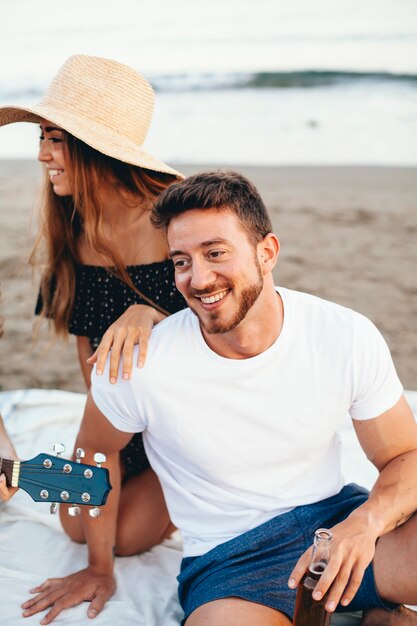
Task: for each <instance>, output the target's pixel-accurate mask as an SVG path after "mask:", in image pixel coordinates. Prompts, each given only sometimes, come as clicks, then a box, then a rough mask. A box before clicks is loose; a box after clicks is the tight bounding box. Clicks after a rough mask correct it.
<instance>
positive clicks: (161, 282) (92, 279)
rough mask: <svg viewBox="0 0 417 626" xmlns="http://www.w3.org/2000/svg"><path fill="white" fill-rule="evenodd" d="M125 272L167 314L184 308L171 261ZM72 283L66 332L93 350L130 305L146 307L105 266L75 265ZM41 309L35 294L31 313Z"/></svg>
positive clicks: (134, 293)
mask: <svg viewBox="0 0 417 626" xmlns="http://www.w3.org/2000/svg"><path fill="white" fill-rule="evenodd" d="M126 270H127V273H128V274H129V277H130V279H131V280H132V283H133V284H134V285H135V287H136V288H137V289H139V291H141V292H142V293H143V294H144V295H145V296H147V297H148V298H150V299H151V300H152V302H154V303H155V304H157V305H159V306H160V307H161V308H162V309H164V310H165V311H167V312H168V313H176V312H177V311H180V310H181V309H184V308H185V307H186V304H185V300H184V298H183V297H182V295H181V294H180V293H179V291H178V290H177V288H176V287H175V280H174V266H173V263H172V261H171V260H166V261H159V262H156V263H150V264H148V265H129V266H128V267H127V268H126ZM75 281H76V286H75V302H74V308H73V311H72V315H71V319H70V321H69V325H68V332H69V333H70V334H72V335H79V336H86V337H88V338H89V339H90V343H91V346H92V347H93V348H94V349H96V348H97V346H98V344H99V343H100V340H101V338H102V336H103V335H104V333H105V331H106V330H107V329H108V327H109V326H110V324H112V323H113V322H115V321H116V320H117V319H118V318H119V317H120V316H121V315H122V313H124V312H125V311H126V309H127V308H128V307H129V306H130V305H131V304H148V302H146V300H144V299H143V298H141V297H140V296H139V295H138V294H137V293H136V292H135V291H134V290H133V289H131V287H129V286H128V285H126V283H124V282H123V281H122V280H120V279H119V278H117V276H114V275H113V274H111V273H110V272H109V271H108V269H107V268H106V267H102V266H98V265H76V266H75ZM52 288H53V287H52ZM41 309H42V297H41V295H39V297H38V301H37V304H36V309H35V313H36V314H37V315H38V314H39V313H40V311H41Z"/></svg>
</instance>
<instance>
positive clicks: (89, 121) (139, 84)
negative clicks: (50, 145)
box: [0, 55, 184, 178]
mask: <svg viewBox="0 0 417 626" xmlns="http://www.w3.org/2000/svg"><path fill="white" fill-rule="evenodd" d="M154 100H155V96H154V92H153V89H152V87H151V85H150V84H149V83H148V81H147V80H146V79H145V78H144V77H143V76H141V75H140V74H138V73H137V72H135V71H134V70H133V69H131V68H130V67H128V66H127V65H122V64H121V63H117V61H111V60H110V59H103V58H101V57H93V56H86V55H75V56H72V57H70V58H69V59H68V60H67V61H66V62H65V63H64V65H63V66H62V68H61V69H60V70H59V72H58V74H57V75H56V76H55V78H54V79H53V81H52V83H51V84H50V86H49V88H48V90H47V91H46V93H45V95H44V96H43V98H42V100H41V101H40V102H39V104H35V105H34V106H29V107H20V106H19V107H17V106H3V107H0V126H4V125H5V124H12V123H13V122H35V123H39V122H40V120H42V119H44V120H48V121H50V122H52V123H53V124H56V125H57V126H59V127H60V128H63V129H64V130H66V131H67V132H69V133H71V135H74V137H77V138H78V139H81V141H84V143H86V144H88V145H89V146H91V147H92V148H95V149H96V150H98V151H99V152H102V153H103V154H106V155H107V156H110V157H113V158H115V159H119V160H120V161H124V162H125V163H130V164H132V165H138V166H139V167H143V168H145V169H149V170H153V171H156V172H165V173H167V174H173V175H174V176H177V177H178V178H184V177H183V175H182V174H180V173H179V172H177V171H176V170H174V169H172V168H171V167H169V165H166V164H165V163H163V162H162V161H159V160H158V159H156V158H155V157H154V156H152V155H151V154H149V153H148V152H145V151H144V150H143V149H142V145H143V142H144V141H145V137H146V133H147V132H148V128H149V124H150V121H151V118H152V113H153V108H154Z"/></svg>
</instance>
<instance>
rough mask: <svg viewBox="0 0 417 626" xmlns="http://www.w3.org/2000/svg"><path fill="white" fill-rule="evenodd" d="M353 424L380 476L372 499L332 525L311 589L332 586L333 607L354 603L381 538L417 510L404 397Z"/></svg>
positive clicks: (416, 444) (415, 459) (413, 427)
mask: <svg viewBox="0 0 417 626" xmlns="http://www.w3.org/2000/svg"><path fill="white" fill-rule="evenodd" d="M354 426H355V430H356V433H357V436H358V439H359V441H360V443H361V446H362V448H363V450H364V451H365V453H366V455H367V457H368V459H369V460H370V461H372V463H373V464H374V465H375V466H376V467H377V469H378V470H379V477H378V479H377V481H376V483H375V485H374V487H373V489H372V491H371V493H370V496H369V499H368V501H367V502H365V503H364V504H363V505H361V506H360V507H358V508H357V509H356V510H355V511H353V512H352V513H351V514H350V515H349V517H348V518H347V519H346V520H345V521H343V522H342V523H340V524H337V525H336V526H334V527H333V529H332V532H333V543H332V549H331V557H330V561H329V565H328V566H327V568H326V570H325V572H324V573H323V575H322V577H321V578H320V580H319V582H318V583H317V586H316V589H315V592H314V594H313V597H314V598H315V599H316V600H319V599H320V598H321V597H323V595H324V594H325V593H326V591H327V590H328V589H329V587H331V589H330V593H329V596H328V599H327V602H326V609H327V610H328V611H334V609H335V608H336V606H337V604H338V603H339V601H341V603H342V605H343V606H346V605H348V604H349V603H350V602H351V600H352V599H353V597H354V595H355V593H356V591H357V590H358V588H359V586H360V583H361V581H362V578H363V574H364V571H365V569H366V567H367V566H368V565H369V563H370V562H371V561H372V559H373V557H374V554H375V544H376V540H377V539H378V537H381V536H382V535H384V534H386V533H388V532H389V531H391V530H393V529H395V528H396V527H397V526H398V525H400V524H402V523H404V522H405V521H407V519H409V517H410V516H411V515H412V514H413V513H414V512H415V511H416V510H417V480H416V476H417V423H416V421H415V419H414V416H413V413H412V411H411V409H410V407H409V405H408V403H407V401H406V399H405V398H404V397H402V398H401V399H400V400H399V401H398V402H397V404H395V406H394V407H392V408H391V409H389V410H388V411H386V412H385V413H383V414H382V415H380V416H379V417H376V418H374V419H370V420H366V421H365V420H364V421H360V420H354ZM310 556H311V548H310V549H309V550H307V552H305V553H304V554H303V555H302V557H301V558H300V559H299V561H298V563H297V565H296V566H295V568H294V570H293V571H292V573H291V576H290V581H289V585H290V586H291V587H295V586H296V585H297V584H298V583H299V582H300V580H301V578H302V576H303V574H304V572H305V571H306V569H307V567H308V564H309V561H310ZM291 580H292V582H291Z"/></svg>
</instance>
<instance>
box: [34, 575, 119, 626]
mask: <svg viewBox="0 0 417 626" xmlns="http://www.w3.org/2000/svg"><path fill="white" fill-rule="evenodd" d="M115 589H116V583H115V580H114V576H113V574H112V573H109V572H103V571H102V570H99V569H96V568H94V567H93V566H89V567H87V568H86V569H83V570H80V571H79V572H76V573H75V574H70V575H69V576H64V577H63V578H48V580H46V581H45V582H44V583H43V584H42V585H39V586H38V587H35V588H34V589H31V590H30V593H36V594H37V595H36V596H35V597H34V598H31V599H30V600H27V601H26V602H25V603H24V604H22V608H23V609H25V610H24V612H23V617H30V616H31V615H34V614H35V613H39V612H40V611H44V610H45V609H48V608H49V607H52V608H51V610H50V611H49V612H48V613H47V614H46V615H45V617H44V618H43V619H42V620H41V622H40V623H41V624H50V623H51V622H52V621H53V620H54V619H55V618H56V617H57V615H59V614H60V613H61V611H63V610H64V609H68V608H70V607H72V606H77V605H78V604H81V602H85V601H89V602H90V606H89V607H88V609H87V616H88V617H89V618H94V617H96V616H97V615H98V614H99V613H100V612H101V611H102V610H103V607H104V605H105V604H106V602H107V600H108V599H109V598H110V597H111V596H112V595H113V593H114V591H115Z"/></svg>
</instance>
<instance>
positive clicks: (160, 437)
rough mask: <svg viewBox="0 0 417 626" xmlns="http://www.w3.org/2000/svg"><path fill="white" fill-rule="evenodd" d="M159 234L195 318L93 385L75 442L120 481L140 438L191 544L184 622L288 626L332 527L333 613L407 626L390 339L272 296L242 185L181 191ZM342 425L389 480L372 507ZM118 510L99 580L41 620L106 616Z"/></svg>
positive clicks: (166, 327)
mask: <svg viewBox="0 0 417 626" xmlns="http://www.w3.org/2000/svg"><path fill="white" fill-rule="evenodd" d="M153 223H154V224H155V225H156V226H159V227H160V228H165V229H166V232H167V237H168V243H169V247H170V255H171V258H172V259H173V262H174V266H175V275H176V284H177V287H178V289H179V290H180V291H181V293H182V294H183V296H184V297H185V299H186V300H187V303H188V305H189V309H186V310H185V311H182V312H180V313H177V314H175V315H172V316H171V317H170V318H168V319H167V320H165V321H163V322H161V323H160V324H158V326H157V327H156V328H155V329H154V331H153V333H152V336H151V339H150V342H149V349H148V357H147V362H146V366H145V367H144V368H143V369H136V370H135V371H134V372H133V375H132V378H131V380H129V381H123V380H121V379H119V380H118V382H117V383H116V384H115V385H111V384H110V383H109V382H108V377H107V376H101V377H100V376H97V375H95V374H93V379H92V395H91V396H90V397H89V399H88V406H89V409H90V410H89V411H87V413H86V415H87V417H85V419H84V421H83V424H82V427H81V431H80V435H79V439H78V441H77V445H82V447H83V448H85V449H86V451H87V457H88V455H92V453H93V451H94V450H97V449H100V450H103V451H104V452H105V453H106V454H107V455H108V459H109V464H110V466H111V467H112V468H113V471H117V459H118V452H119V450H120V449H121V448H122V447H123V446H124V445H126V443H127V441H128V440H129V439H130V437H131V435H132V433H134V432H138V431H141V432H143V433H144V442H145V448H146V452H147V455H148V457H149V460H150V463H151V465H152V467H153V469H154V470H155V472H156V473H157V475H158V477H159V479H160V482H161V485H162V488H163V491H164V495H165V498H166V502H167V505H168V509H169V512H170V515H171V519H172V521H173V523H174V524H176V526H177V527H178V528H179V529H180V530H181V532H182V535H183V539H184V559H183V562H182V567H181V573H180V575H179V596H180V601H181V605H182V607H183V609H184V621H183V623H185V624H186V626H203V625H204V626H218V625H219V624H227V625H228V626H253V625H254V624H256V625H257V626H258V625H259V626H287V625H288V624H290V623H291V619H292V615H293V611H294V601H295V587H296V586H297V584H298V583H299V581H300V579H301V577H302V575H303V574H304V572H305V570H306V569H307V567H308V562H309V557H310V554H311V545H310V544H311V540H312V537H313V534H314V531H315V530H316V529H317V528H319V527H327V528H331V529H332V532H333V536H334V539H333V547H332V552H331V557H330V562H329V565H328V567H327V568H326V570H325V572H324V574H323V575H322V577H321V579H320V581H319V583H318V584H317V587H316V590H315V595H316V598H317V599H320V598H321V597H322V596H323V595H324V594H325V593H326V592H327V591H328V590H329V592H328V595H327V596H326V598H327V599H326V608H327V610H328V611H334V610H338V611H339V610H364V611H368V612H369V613H368V617H367V619H368V621H367V624H372V623H373V622H372V610H373V609H375V610H378V611H383V612H385V613H386V615H392V617H393V619H394V620H395V619H396V611H395V608H396V607H397V606H398V605H399V604H401V603H408V604H414V603H417V586H416V584H415V581H416V580H417V558H416V556H417V516H416V515H415V514H414V513H415V511H416V509H417V481H416V476H417V425H416V422H415V420H414V417H413V415H412V412H411V410H410V408H409V406H408V404H407V402H406V400H405V398H404V396H403V390H402V386H401V383H400V381H399V380H398V377H397V374H396V372H395V368H394V365H393V363H392V359H391V356H390V353H389V350H388V348H387V346H386V343H385V341H384V340H383V338H382V336H381V335H380V333H379V332H378V330H377V329H376V328H375V326H374V325H373V324H372V323H371V322H370V321H369V320H368V319H366V318H365V317H363V316H362V315H360V314H359V313H355V312H354V311H352V310H350V309H346V308H344V307H341V306H339V305H336V304H334V303H330V302H326V301H324V300H321V299H319V298H316V297H314V296H311V295H308V294H303V293H299V292H295V291H291V290H289V289H286V288H282V287H275V286H274V281H273V277H272V271H273V269H274V267H275V264H276V262H277V258H278V253H279V242H278V239H277V237H276V236H275V235H274V234H273V233H272V226H271V222H270V219H269V217H268V214H267V211H266V209H265V206H264V204H263V202H262V200H261V198H260V196H259V194H258V192H257V190H256V189H255V187H254V186H253V185H252V184H251V183H250V182H249V181H248V180H246V179H245V178H244V177H242V176H240V175H239V174H236V173H219V172H217V173H207V174H200V175H196V176H192V177H190V178H189V179H187V180H185V181H183V182H180V183H176V184H174V185H172V186H170V187H169V188H168V189H167V190H166V191H165V192H164V193H163V194H162V195H161V196H160V198H159V200H158V202H157V203H156V206H155V208H154V210H153ZM120 378H121V377H120ZM347 414H350V416H351V418H352V421H353V424H354V427H355V430H356V433H357V436H358V438H359V441H360V443H361V445H362V447H363V449H364V451H365V453H366V454H367V456H368V458H369V459H370V460H371V461H372V462H373V463H374V464H375V466H376V467H377V468H378V470H379V477H378V480H377V481H376V483H375V485H374V488H373V489H372V491H371V493H370V494H368V492H367V491H366V490H365V489H363V488H361V487H358V486H357V485H345V484H344V480H343V477H342V475H341V469H340V441H339V438H338V435H337V430H338V428H339V427H340V425H341V424H342V422H343V421H344V419H345V417H346V415H347ZM132 497H134V494H132ZM116 501H117V494H112V495H111V497H110V498H109V503H108V505H107V507H114V506H116V504H115V503H116ZM107 507H106V508H105V509H104V513H103V516H102V518H100V519H99V520H97V522H98V525H97V526H95V530H94V537H92V538H91V541H90V538H89V550H90V553H89V566H88V568H87V569H86V570H84V571H83V572H81V573H78V574H76V575H72V577H66V578H64V579H53V580H52V581H49V582H48V586H47V587H46V588H45V589H44V590H42V593H41V594H40V595H39V596H38V598H37V599H36V598H35V600H34V603H35V605H36V603H38V607H39V608H38V610H41V609H42V608H46V606H52V607H53V608H52V610H51V611H50V614H49V616H48V617H47V618H46V621H44V622H43V623H49V621H51V620H52V619H53V617H54V616H55V615H57V614H58V613H59V611H60V610H61V609H62V608H63V607H65V606H71V605H72V604H76V603H78V602H81V601H82V600H83V599H86V600H91V601H92V602H91V605H90V608H89V613H88V614H89V616H90V617H93V616H94V615H95V614H97V613H98V612H99V611H100V610H101V609H102V608H103V605H104V603H105V601H106V599H107V598H108V597H109V596H110V595H111V593H112V591H113V589H114V582H113V578H112V576H113V575H112V567H113V562H112V547H113V545H114V542H115V527H114V526H112V525H111V524H109V523H107V522H106V519H107V518H106V510H107ZM389 611H393V612H392V613H388V612H389ZM398 615H399V614H398ZM377 619H378V620H380V619H381V617H380V612H379V613H378V618H377ZM398 619H400V620H401V619H402V618H401V617H398ZM410 619H413V618H412V617H411V618H410ZM374 623H379V624H380V623H381V622H380V621H375V622H374ZM390 623H403V622H401V621H397V622H395V621H394V622H390ZM410 623H413V622H410Z"/></svg>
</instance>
